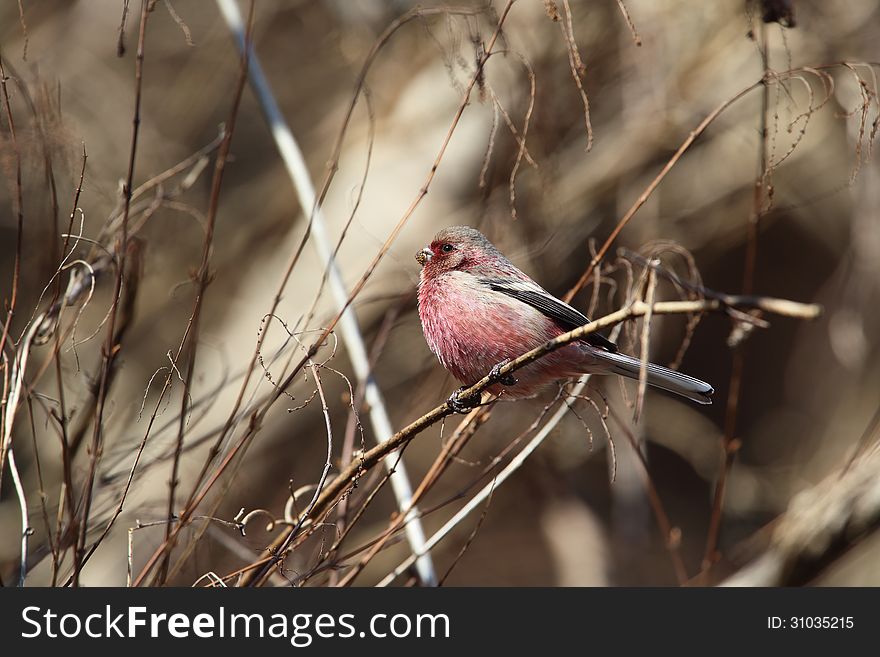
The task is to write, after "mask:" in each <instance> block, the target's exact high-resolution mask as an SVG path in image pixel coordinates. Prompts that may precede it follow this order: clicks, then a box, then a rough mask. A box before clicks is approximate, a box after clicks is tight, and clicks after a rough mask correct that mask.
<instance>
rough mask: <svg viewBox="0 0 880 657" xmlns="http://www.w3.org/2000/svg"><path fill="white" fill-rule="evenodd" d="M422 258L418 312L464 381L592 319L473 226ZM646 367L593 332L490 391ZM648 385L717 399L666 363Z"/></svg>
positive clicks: (525, 391)
mask: <svg viewBox="0 0 880 657" xmlns="http://www.w3.org/2000/svg"><path fill="white" fill-rule="evenodd" d="M416 260H418V262H419V264H421V265H422V272H421V277H420V281H419V317H420V318H421V320H422V330H423V331H424V333H425V339H426V340H427V342H428V347H429V348H430V349H431V351H433V352H434V354H436V356H437V358H438V359H439V360H440V363H441V364H442V365H443V367H445V368H446V369H447V370H449V371H450V372H451V373H452V374H453V375H454V376H455V377H456V378H457V379H458V380H459V381H461V382H462V383H465V384H473V383H476V382H477V381H478V380H480V379H481V378H483V377H484V376H486V374H488V373H489V372H490V371H492V369H493V368H494V367H496V366H497V365H499V364H500V363H503V362H505V361H507V360H510V359H513V358H516V357H517V356H520V355H522V354H523V353H525V352H526V351H529V350H530V349H533V348H535V347H537V346H538V345H540V344H543V343H544V342H546V341H547V340H550V339H552V338H555V337H556V336H558V335H560V334H562V333H565V332H567V331H570V330H572V329H574V328H577V327H579V326H583V325H584V324H587V323H589V321H590V320H589V319H587V318H586V317H585V316H584V315H583V314H582V313H580V312H578V311H577V310H575V309H574V308H572V307H571V306H569V305H568V304H567V303H565V302H563V301H560V300H559V299H557V298H556V297H554V296H553V295H552V294H550V293H549V292H547V290H545V289H544V288H542V287H541V286H540V285H538V284H537V283H535V281H533V280H532V279H531V278H529V277H528V276H527V275H526V274H524V273H523V272H521V271H520V270H519V269H517V268H516V266H514V264H513V263H512V262H510V260H508V259H507V258H505V257H504V255H502V254H501V252H500V251H499V250H498V249H496V248H495V246H494V245H493V244H492V243H491V242H490V241H489V240H488V239H486V237H485V236H484V235H483V234H482V233H481V232H479V231H478V230H475V229H473V228H469V227H467V226H453V227H452V228H446V229H444V230H441V231H440V232H439V233H437V236H436V237H435V238H434V241H433V242H431V245H430V246H427V247H425V248H424V249H422V250H421V251H419V252H418V253H417V254H416ZM640 368H641V362H640V361H639V359H637V358H633V357H632V356H627V355H625V354H622V353H620V352H618V351H617V346H616V345H615V344H614V343H613V342H611V341H610V340H608V339H607V338H605V337H603V336H601V335H599V334H598V333H591V334H590V335H588V336H586V337H585V338H584V339H583V340H581V341H579V342H572V343H571V344H568V345H566V346H565V347H562V348H561V349H557V350H556V351H553V352H551V353H549V354H547V355H546V356H544V357H542V358H541V359H539V360H537V361H535V362H534V363H531V364H529V365H526V366H525V367H523V368H521V369H519V370H517V371H516V372H515V377H510V376H509V377H507V378H506V379H501V380H500V381H499V383H496V384H493V385H492V386H491V387H489V388H488V390H489V391H490V392H492V393H495V394H500V393H501V392H502V391H503V393H504V396H505V397H507V398H513V399H516V398H522V397H528V396H532V395H534V394H535V393H536V392H537V391H538V390H539V389H540V388H541V387H542V386H545V385H547V384H549V383H553V382H554V381H558V380H560V379H566V378H571V377H575V376H580V375H581V374H586V373H588V372H592V373H596V374H609V373H611V374H620V375H622V376H625V377H628V378H631V379H638V378H639V371H640ZM648 384H649V385H652V386H656V387H658V388H663V389H664V390H669V391H671V392H674V393H677V394H679V395H682V396H684V397H687V398H688V399H692V400H694V401H696V402H698V403H700V404H711V403H712V400H711V399H710V397H709V396H710V395H711V394H712V393H713V392H714V390H713V389H712V386H710V385H709V384H708V383H705V382H704V381H700V380H699V379H695V378H693V377H691V376H687V375H685V374H681V373H679V372H676V371H674V370H670V369H668V368H666V367H661V366H660V365H655V364H653V363H649V364H648ZM450 402H451V403H452V405H453V407H454V408H456V410H462V409H463V408H464V407H463V406H462V408H458V407H457V406H456V404H457V403H458V398H457V397H456V395H453V396H452V397H451V398H450Z"/></svg>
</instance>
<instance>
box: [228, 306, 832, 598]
mask: <svg viewBox="0 0 880 657" xmlns="http://www.w3.org/2000/svg"><path fill="white" fill-rule="evenodd" d="M726 298H727V301H729V302H734V303H726V302H723V301H721V300H720V299H703V300H697V301H669V302H661V303H656V304H654V305H653V308H652V309H651V312H653V314H655V315H670V314H693V313H700V312H709V311H726V310H728V309H731V308H732V309H742V308H760V309H764V310H767V311H768V312H773V313H775V314H779V315H784V316H788V317H795V318H799V319H814V318H815V317H818V316H819V314H820V313H821V310H822V309H821V307H820V306H817V305H814V304H802V303H798V302H795V301H788V300H784V299H774V298H771V297H738V296H727V297H726ZM648 312H649V306H648V305H647V304H646V303H644V302H641V301H636V302H634V303H632V304H631V305H629V306H627V307H625V308H621V309H620V310H618V311H617V312H614V313H611V314H609V315H606V316H604V317H601V318H599V319H597V320H595V321H593V322H590V323H589V324H586V325H584V326H581V327H580V328H577V329H574V330H573V331H569V332H568V333H563V334H562V335H560V336H558V337H556V338H554V339H553V340H549V341H547V342H545V343H544V344H542V345H540V346H538V347H536V348H535V349H532V350H531V351H528V352H526V353H525V354H523V355H522V356H520V357H518V358H516V359H514V360H512V361H510V362H509V363H507V364H505V365H504V366H502V367H500V368H498V371H497V372H496V373H494V374H493V375H486V376H484V377H483V378H482V379H480V380H479V381H478V382H476V383H475V384H473V385H472V386H470V387H469V388H467V389H466V390H463V391H462V392H461V394H460V395H459V400H461V401H464V402H467V401H469V400H470V401H475V400H477V399H478V398H479V396H480V395H481V394H482V392H483V391H484V390H485V389H486V388H488V387H489V386H490V385H492V384H494V383H496V382H497V381H498V380H499V379H500V378H502V377H504V376H506V375H508V374H512V373H513V372H515V371H516V370H518V369H520V368H521V367H525V366H526V365H528V364H529V363H532V362H534V361H536V360H538V359H539V358H541V357H543V356H545V355H547V354H548V353H550V352H551V351H555V350H556V349H560V348H562V347H564V346H565V345H567V344H569V343H571V342H575V341H577V340H581V339H583V338H585V337H586V336H587V335H589V334H590V333H593V332H595V331H598V330H601V329H603V328H607V327H610V326H613V325H615V324H619V323H621V322H623V321H626V320H628V319H632V318H635V317H641V316H643V315H645V314H646V313H648ZM453 413H454V410H453V409H452V407H451V406H450V405H449V403H448V402H446V403H443V404H441V405H440V406H438V407H436V408H434V409H433V410H431V411H430V412H428V413H426V414H425V415H423V416H422V417H420V418H419V419H417V420H416V421H415V422H413V423H411V424H410V425H409V426H407V427H405V428H404V429H401V430H400V431H398V432H397V433H396V434H394V435H393V436H392V437H391V438H389V439H388V440H387V441H386V442H384V443H382V444H381V445H377V446H376V447H374V448H373V449H371V450H369V451H367V452H366V453H364V455H363V456H362V457H361V458H360V459H359V460H358V461H357V462H355V463H353V464H351V465H349V466H348V467H347V468H346V469H345V470H343V471H342V472H341V473H340V474H339V475H338V476H337V477H336V478H335V479H334V480H333V481H331V482H330V483H329V484H327V486H326V487H325V488H324V491H323V492H322V493H321V496H320V497H319V498H318V500H317V501H316V502H315V505H314V508H313V509H312V516H313V517H319V516H320V515H321V514H322V513H324V512H325V511H326V510H327V509H329V508H330V507H331V506H332V505H333V504H334V503H335V502H336V501H337V500H338V499H339V497H340V496H341V495H343V494H344V493H345V492H346V491H347V490H349V488H350V487H351V486H352V485H353V484H354V483H355V482H356V481H357V479H358V478H359V477H360V476H361V475H362V474H363V472H364V471H366V470H369V469H370V468H372V467H374V466H375V465H377V464H378V463H379V462H380V461H381V460H382V459H383V458H384V457H385V456H386V455H387V454H389V453H391V452H393V451H395V450H397V449H399V448H401V447H404V446H406V445H407V444H408V443H409V442H410V441H411V440H412V439H413V438H415V437H416V436H417V435H418V434H419V433H421V432H422V431H424V430H425V429H427V428H428V427H429V426H431V425H433V424H435V423H436V422H438V421H439V420H441V419H443V418H444V417H447V416H449V415H452V414H453ZM288 533H289V532H288V531H285V532H282V534H281V535H279V536H278V537H276V539H275V540H274V541H273V543H272V545H271V546H270V547H269V548H268V549H269V551H270V553H272V554H273V555H274V558H276V559H277V558H280V557H281V556H282V555H279V554H277V553H276V551H277V549H278V548H279V546H281V545H283V544H284V543H285V542H286V541H287V538H288ZM431 546H432V544H431V541H430V540H429V541H428V547H429V548H430V547H431ZM255 577H258V576H257V575H255V574H253V573H252V572H251V573H246V574H245V576H244V577H243V578H242V582H241V583H242V585H248V584H250V583H251V582H252V581H253V580H254V578H255Z"/></svg>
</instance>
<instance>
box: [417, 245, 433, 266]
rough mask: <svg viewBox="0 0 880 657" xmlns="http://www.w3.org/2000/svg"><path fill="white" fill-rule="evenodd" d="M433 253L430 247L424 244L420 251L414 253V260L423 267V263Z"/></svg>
mask: <svg viewBox="0 0 880 657" xmlns="http://www.w3.org/2000/svg"><path fill="white" fill-rule="evenodd" d="M433 255H434V254H433V253H431V249H429V248H428V247H427V246H426V247H425V248H424V249H422V250H421V251H419V252H418V253H416V262H418V263H419V264H420V265H421V266H422V267H424V266H425V263H427V262H428V261H429V260H430V259H431V256H433Z"/></svg>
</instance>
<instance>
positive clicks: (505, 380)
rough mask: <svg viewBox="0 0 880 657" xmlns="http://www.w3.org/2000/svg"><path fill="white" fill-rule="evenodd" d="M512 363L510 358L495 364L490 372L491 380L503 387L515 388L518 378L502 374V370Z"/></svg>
mask: <svg viewBox="0 0 880 657" xmlns="http://www.w3.org/2000/svg"><path fill="white" fill-rule="evenodd" d="M509 362H510V359H509V358H505V359H504V360H502V361H501V362H500V363H495V365H494V366H493V367H492V369H491V370H489V378H490V379H492V380H493V381H497V382H498V383H500V384H501V385H503V386H508V387H509V386H515V385H516V377H515V376H514V375H513V374H501V368H502V367H504V366H505V365H507V364H508V363H509Z"/></svg>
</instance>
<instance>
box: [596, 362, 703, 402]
mask: <svg viewBox="0 0 880 657" xmlns="http://www.w3.org/2000/svg"><path fill="white" fill-rule="evenodd" d="M592 355H593V357H595V358H597V359H599V360H600V361H604V362H605V363H606V364H607V365H608V371H609V372H612V373H614V374H620V375H621V376H625V377H627V378H630V379H636V380H638V378H639V372H640V371H641V367H642V362H641V361H640V360H639V359H638V358H633V357H632V356H627V355H626V354H621V353H611V352H607V351H598V350H596V351H594V352H593V353H592ZM648 385H652V386H654V387H656V388H662V389H663V390H668V391H669V392H674V393H675V394H677V395H681V396H682V397H687V398H688V399H692V400H693V401H695V402H697V403H698V404H711V403H712V398H711V396H710V395H712V393H714V392H715V390H714V389H713V388H712V386H710V385H709V384H708V383H706V382H705V381H700V380H699V379H695V378H694V377H692V376H688V375H687V374H682V373H681V372H676V371H675V370H671V369H669V368H668V367H663V366H661V365H655V364H654V363H648Z"/></svg>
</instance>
